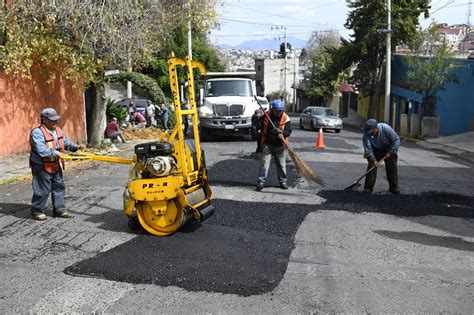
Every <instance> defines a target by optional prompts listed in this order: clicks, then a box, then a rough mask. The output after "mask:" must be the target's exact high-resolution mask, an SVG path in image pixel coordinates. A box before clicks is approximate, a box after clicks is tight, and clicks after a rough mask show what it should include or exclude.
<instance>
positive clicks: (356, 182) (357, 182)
mask: <svg viewBox="0 0 474 315" xmlns="http://www.w3.org/2000/svg"><path fill="white" fill-rule="evenodd" d="M407 140H408V138H405V139H403V141H402V142H400V145H399V146H401V145H402V144H403V143H404V142H405V141H407ZM387 158H388V155H385V156H384V157H383V158H382V159H380V161H378V162H377V163H375V165H374V166H372V167H371V168H369V170H368V171H367V172H366V173H365V174H364V175H362V176H361V177H359V179H357V180H356V181H355V182H354V183H352V184H351V185H349V186H347V187H346V188H344V190H350V189H352V188H354V187H356V186H359V185H360V183H359V182H360V181H361V180H362V178H364V177H365V176H367V175H368V174H369V173H370V172H372V171H373V170H374V169H375V168H377V167H378V166H379V165H380V163H382V162H383V161H385V160H386V159H387Z"/></svg>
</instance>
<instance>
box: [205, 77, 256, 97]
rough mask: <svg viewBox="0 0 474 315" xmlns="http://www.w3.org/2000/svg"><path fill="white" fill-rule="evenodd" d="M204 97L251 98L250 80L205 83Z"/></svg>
mask: <svg viewBox="0 0 474 315" xmlns="http://www.w3.org/2000/svg"><path fill="white" fill-rule="evenodd" d="M206 96H214V97H217V96H249V97H251V96H253V93H252V84H251V82H250V80H222V81H207V82H206Z"/></svg>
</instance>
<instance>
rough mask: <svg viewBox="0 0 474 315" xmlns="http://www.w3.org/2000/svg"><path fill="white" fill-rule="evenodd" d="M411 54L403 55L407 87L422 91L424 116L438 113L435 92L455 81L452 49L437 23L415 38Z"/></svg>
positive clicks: (454, 61)
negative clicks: (407, 80)
mask: <svg viewBox="0 0 474 315" xmlns="http://www.w3.org/2000/svg"><path fill="white" fill-rule="evenodd" d="M410 46H411V53H412V54H411V55H409V56H405V58H404V59H405V61H406V63H407V65H408V68H409V70H408V71H407V77H408V79H409V80H410V83H409V87H410V88H411V89H413V90H415V91H417V92H420V93H422V94H423V100H422V106H423V109H424V116H437V113H436V110H437V102H438V99H439V97H438V96H437V95H436V93H437V92H438V91H441V90H444V86H445V84H447V83H458V78H457V75H456V74H455V72H454V70H455V68H456V66H457V62H456V60H455V59H454V52H453V51H452V49H451V48H450V46H449V45H448V44H447V43H446V42H445V41H444V38H443V37H442V35H441V33H440V32H439V31H438V26H437V25H436V23H432V24H431V26H430V27H429V28H428V29H427V30H426V31H424V32H420V33H419V36H418V37H416V38H414V40H413V42H412V44H411V45H410Z"/></svg>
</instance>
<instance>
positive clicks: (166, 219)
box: [124, 140, 214, 236]
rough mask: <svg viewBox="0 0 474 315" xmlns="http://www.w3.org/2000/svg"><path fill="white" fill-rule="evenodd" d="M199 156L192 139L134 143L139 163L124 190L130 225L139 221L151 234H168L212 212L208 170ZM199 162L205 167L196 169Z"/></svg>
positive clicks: (204, 217) (205, 217)
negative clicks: (182, 154)
mask: <svg viewBox="0 0 474 315" xmlns="http://www.w3.org/2000/svg"><path fill="white" fill-rule="evenodd" d="M175 146H177V147H178V149H177V150H175ZM179 147H181V149H182V150H180V148H179ZM181 151H182V152H183V153H184V156H181V154H180V152H181ZM201 156H203V155H202V154H201ZM197 158H198V155H197V154H196V151H195V149H194V146H193V143H192V142H191V141H190V142H189V143H187V142H181V141H179V140H176V141H174V144H171V143H169V142H148V143H142V144H138V145H136V146H135V159H134V160H136V163H135V165H133V166H132V171H131V172H130V181H129V183H128V185H127V188H126V190H125V193H124V206H125V214H126V215H127V216H128V217H129V218H130V220H131V222H130V225H131V227H133V226H134V225H135V223H136V222H137V221H138V222H139V223H140V225H141V226H143V228H145V229H146V230H147V231H148V232H150V233H151V234H154V235H159V236H165V235H168V234H171V233H173V232H175V231H176V230H177V229H179V228H180V227H181V226H182V225H183V224H185V223H186V222H188V221H189V220H192V219H195V220H197V221H202V220H205V219H207V218H208V217H210V216H211V215H212V214H213V212H214V208H213V206H212V205H211V204H210V197H211V190H210V187H209V185H208V183H207V173H206V170H205V167H204V163H197ZM181 162H182V163H181ZM199 164H202V167H201V168H200V169H197V168H196V167H197V166H198V165H199ZM185 174H187V175H188V176H184V175H185Z"/></svg>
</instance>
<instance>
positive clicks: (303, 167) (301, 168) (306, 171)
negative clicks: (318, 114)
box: [255, 96, 320, 183]
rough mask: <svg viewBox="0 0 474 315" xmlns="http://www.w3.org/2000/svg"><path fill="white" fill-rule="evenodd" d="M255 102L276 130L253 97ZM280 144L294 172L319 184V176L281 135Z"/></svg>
mask: <svg viewBox="0 0 474 315" xmlns="http://www.w3.org/2000/svg"><path fill="white" fill-rule="evenodd" d="M255 100H256V101H257V104H258V106H259V107H260V109H261V110H262V111H263V113H264V114H265V116H267V119H268V121H270V123H271V124H272V126H273V128H274V129H277V128H276V127H275V124H274V123H273V121H272V120H271V119H270V116H268V114H267V112H266V111H265V110H264V109H263V107H262V105H261V104H260V103H259V102H258V99H257V97H256V96H255ZM278 137H279V138H280V139H281V140H282V142H283V145H284V146H285V149H286V150H287V151H288V154H289V155H290V157H291V160H292V161H293V164H294V165H295V168H296V171H297V172H298V173H299V174H300V175H302V176H303V177H304V178H306V179H307V180H308V181H311V182H314V183H320V179H319V176H318V175H316V173H314V172H313V170H312V169H310V168H309V166H308V165H307V164H306V163H305V162H304V161H303V160H302V159H301V158H300V157H299V156H298V154H296V152H295V150H293V148H292V147H291V146H290V145H289V144H288V143H287V142H286V141H285V138H284V137H283V135H282V134H280V135H279V136H278Z"/></svg>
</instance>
